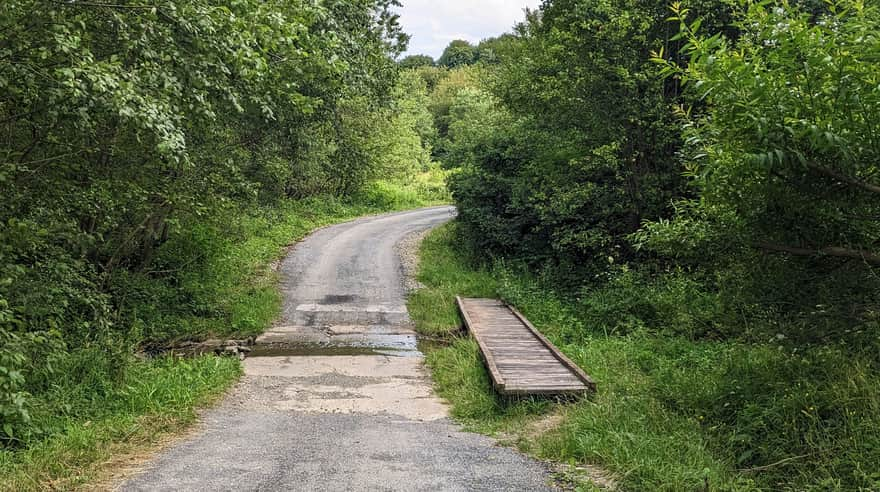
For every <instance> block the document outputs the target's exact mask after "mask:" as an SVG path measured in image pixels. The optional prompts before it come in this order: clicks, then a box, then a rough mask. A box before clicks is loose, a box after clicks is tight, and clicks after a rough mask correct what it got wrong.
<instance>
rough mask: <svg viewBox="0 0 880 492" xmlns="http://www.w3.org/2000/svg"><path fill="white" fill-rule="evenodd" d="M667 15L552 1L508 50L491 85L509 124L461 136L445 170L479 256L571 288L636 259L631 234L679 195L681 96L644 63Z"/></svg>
mask: <svg viewBox="0 0 880 492" xmlns="http://www.w3.org/2000/svg"><path fill="white" fill-rule="evenodd" d="M667 16H668V14H667V12H666V11H665V8H663V7H662V6H661V5H659V4H655V3H650V2H642V1H628V0H627V1H624V0H619V1H612V2H599V3H597V2H586V1H577V0H571V1H554V2H548V3H546V4H545V5H544V6H543V7H542V9H541V11H540V15H532V16H529V17H528V19H527V22H526V23H525V24H523V25H522V26H521V27H520V28H519V30H520V33H519V36H518V37H517V38H514V39H511V40H508V41H507V43H509V45H510V49H509V51H508V55H507V59H506V61H505V62H504V63H502V64H501V65H500V67H498V68H497V69H495V71H494V77H493V78H492V79H491V83H490V84H489V85H490V90H491V92H492V93H493V95H494V96H495V99H496V101H497V103H495V105H496V106H497V107H498V109H495V110H494V112H495V113H500V114H503V113H507V114H508V115H509V116H507V117H506V119H507V122H504V123H501V124H498V123H495V122H494V121H493V120H491V119H490V121H492V123H489V124H488V125H489V126H490V127H491V126H492V125H493V124H496V125H498V128H494V127H493V129H492V130H487V131H484V132H481V133H477V132H474V131H471V132H465V133H463V134H464V135H466V137H465V139H463V140H462V141H461V142H460V145H459V146H458V147H459V149H458V154H457V155H456V156H455V157H456V158H459V159H462V157H464V158H463V159H462V161H461V162H453V163H451V164H462V165H464V167H463V169H462V172H461V173H460V174H458V175H457V176H456V179H455V180H454V181H453V182H452V183H451V186H452V191H453V195H454V196H455V198H456V201H457V203H459V204H460V206H461V207H460V212H461V217H462V220H463V222H464V224H465V225H466V226H467V227H469V228H471V229H472V231H473V233H472V235H473V236H475V237H479V238H480V240H481V241H482V245H483V246H484V247H485V248H488V249H490V250H493V251H496V252H498V253H502V254H514V255H517V256H519V257H524V258H528V259H529V260H530V261H533V262H536V263H538V262H540V263H542V264H544V265H546V266H547V267H549V268H555V269H557V270H558V271H560V272H567V273H568V277H569V278H568V280H569V281H573V282H575V283H577V282H581V279H582V278H583V277H584V276H588V277H592V276H594V275H597V274H599V273H601V272H602V271H603V270H604V268H605V267H606V266H607V265H608V261H609V260H608V259H609V258H610V259H611V261H614V262H618V263H619V262H621V261H626V260H629V259H632V258H633V257H634V251H633V250H632V248H631V247H630V244H629V242H628V241H627V239H626V236H627V235H628V234H630V233H632V232H635V231H636V230H638V228H639V226H640V224H641V222H642V221H643V220H646V219H656V218H659V217H663V216H665V215H667V214H668V213H669V203H670V199H671V198H673V197H676V196H680V195H681V193H683V180H682V179H681V178H680V176H679V174H678V172H677V169H676V165H677V163H676V159H675V152H676V150H677V149H678V147H679V141H680V139H679V136H678V124H679V122H678V119H677V117H676V116H675V114H674V112H673V110H672V107H671V103H672V102H674V101H675V100H676V97H677V92H676V88H675V87H674V84H668V83H666V82H664V81H663V80H661V79H660V78H659V77H657V76H656V75H657V73H658V72H659V69H658V68H657V66H656V65H655V64H653V63H652V62H651V57H650V48H651V47H652V46H661V45H663V44H666V43H669V42H670V39H669V38H670V37H671V34H670V33H669V29H668V28H667V26H666V22H665V18H666V17H667ZM473 103H474V104H480V105H484V104H485V102H483V101H479V102H478V101H476V100H474V101H473ZM462 104H465V101H462ZM462 113H464V114H462V116H464V117H465V118H466V117H467V116H466V113H465V112H462ZM485 113H486V110H485V109H478V108H474V110H473V116H474V117H477V118H479V116H477V115H478V114H479V115H480V116H482V115H484V114H485ZM496 121H497V120H496ZM481 124H483V122H482V121H481V120H479V119H477V120H476V121H474V122H472V123H463V125H464V126H468V125H469V126H470V127H471V128H472V129H475V128H477V127H478V126H479V125H481ZM475 133H476V135H475ZM441 134H442V131H441ZM475 137H476V138H475ZM452 140H453V143H452V144H451V147H455V146H456V142H455V136H453V138H452ZM462 147H469V148H470V149H472V150H469V151H468V150H466V149H462ZM462 150H464V152H465V154H467V155H466V156H461V152H462Z"/></svg>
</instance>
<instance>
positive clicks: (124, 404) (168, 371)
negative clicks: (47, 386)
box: [0, 356, 241, 491]
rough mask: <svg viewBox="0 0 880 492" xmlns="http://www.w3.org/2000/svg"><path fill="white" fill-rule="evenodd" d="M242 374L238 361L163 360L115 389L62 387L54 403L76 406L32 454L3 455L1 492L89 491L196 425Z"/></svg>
mask: <svg viewBox="0 0 880 492" xmlns="http://www.w3.org/2000/svg"><path fill="white" fill-rule="evenodd" d="M240 371H241V369H240V366H239V364H238V360H236V359H232V358H220V357H210V356H205V357H198V358H192V359H176V358H171V357H163V358H159V359H155V360H151V361H147V362H133V363H132V364H131V365H130V366H129V367H128V368H127V370H126V371H125V376H124V377H123V379H122V380H121V381H119V382H118V383H117V384H115V385H113V387H112V388H106V387H105V386H106V385H105V384H104V382H103V381H100V380H99V381H92V384H91V385H89V386H85V385H84V384H80V385H77V386H76V387H67V386H64V385H59V386H58V388H57V389H56V390H57V391H58V393H59V394H55V395H47V396H46V398H45V400H47V401H46V403H47V404H48V403H50V402H51V403H53V404H60V405H62V406H63V407H68V408H63V409H57V410H60V411H58V412H57V414H56V415H53V416H52V422H51V429H52V430H51V433H50V434H48V435H47V436H45V437H44V438H43V439H41V440H39V441H36V442H35V443H33V444H32V445H31V446H28V447H27V448H25V449H20V450H15V451H11V450H2V451H0V489H2V490H10V491H13V490H15V491H27V490H47V489H51V490H72V489H80V488H89V484H92V483H94V482H95V481H96V480H101V479H103V478H105V477H106V476H107V475H108V474H109V473H112V472H113V471H114V470H115V469H118V468H119V467H122V466H125V465H127V464H129V463H127V461H126V460H125V459H124V458H125V456H126V455H128V454H130V453H132V452H135V451H137V450H140V449H143V448H149V447H151V446H153V445H154V444H155V443H157V442H160V440H161V439H162V438H163V436H167V435H168V434H169V433H171V432H176V431H179V430H181V429H183V428H185V427H186V426H188V425H190V424H192V423H193V422H194V421H195V419H196V409H197V408H199V407H202V406H204V405H207V404H209V403H211V402H212V401H214V400H215V399H216V398H217V397H218V396H219V395H221V394H223V392H224V391H225V390H226V389H227V388H228V387H229V386H230V385H231V384H232V383H233V382H234V381H235V380H236V379H237V378H238V375H239V373H240ZM72 392H79V393H82V394H80V395H72V394H70V393H72ZM87 392H88V393H91V394H90V395H86V394H85V393H87ZM63 393H68V394H63ZM87 396H90V397H91V398H90V399H85V398H87ZM73 406H79V407H80V408H77V409H73V408H71V407H73ZM43 418H47V416H45V415H44V416H43ZM108 465H109V466H108Z"/></svg>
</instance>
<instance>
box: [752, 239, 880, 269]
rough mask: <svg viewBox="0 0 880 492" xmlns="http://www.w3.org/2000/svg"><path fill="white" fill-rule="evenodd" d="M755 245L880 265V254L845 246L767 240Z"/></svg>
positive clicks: (792, 253)
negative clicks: (803, 245)
mask: <svg viewBox="0 0 880 492" xmlns="http://www.w3.org/2000/svg"><path fill="white" fill-rule="evenodd" d="M754 245H755V246H756V247H758V248H761V249H764V250H767V251H775V252H779V253H788V254H791V255H795V256H834V257H837V258H850V259H854V260H862V261H865V262H867V263H870V264H872V265H880V255H878V254H875V253H871V252H870V251H865V250H861V249H851V248H843V247H840V246H828V247H825V248H820V249H807V248H796V247H794V246H786V245H783V244H775V243H770V242H766V241H757V242H755V243H754Z"/></svg>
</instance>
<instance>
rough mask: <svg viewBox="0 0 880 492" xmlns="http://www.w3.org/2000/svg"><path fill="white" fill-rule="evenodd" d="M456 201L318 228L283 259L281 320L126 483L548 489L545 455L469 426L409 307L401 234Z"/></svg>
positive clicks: (143, 486) (140, 486)
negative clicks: (441, 384) (190, 431)
mask: <svg viewBox="0 0 880 492" xmlns="http://www.w3.org/2000/svg"><path fill="white" fill-rule="evenodd" d="M452 214H453V209H452V208H451V207H434V208H428V209H420V210H415V211H410V212H403V213H398V214H388V215H382V216H377V217H369V218H364V219H360V220H357V221H353V222H349V223H346V224H340V225H337V226H333V227H328V228H325V229H322V230H320V231H318V232H316V233H315V234H313V235H312V236H310V237H309V238H307V239H306V240H305V241H303V242H302V243H300V244H299V245H297V247H296V248H294V250H293V251H292V252H291V254H290V256H289V257H288V258H287V259H286V260H285V261H284V262H283V263H282V265H281V274H282V289H283V291H284V294H285V304H284V314H283V319H282V322H281V323H280V324H279V326H277V327H276V328H274V329H273V330H270V331H269V332H267V333H266V334H265V335H263V336H262V337H261V338H260V340H259V348H258V350H257V351H255V353H254V356H252V357H249V358H248V359H246V360H245V362H244V368H245V376H244V378H243V379H242V381H241V382H240V383H239V385H238V386H237V387H236V388H235V390H234V391H233V392H232V393H231V394H230V395H229V396H228V397H227V398H226V399H225V400H224V402H223V403H222V404H221V405H219V406H218V407H217V408H215V409H212V410H210V411H208V412H206V414H205V415H204V418H203V420H204V426H203V430H202V431H201V432H198V433H196V434H195V435H194V436H193V437H191V438H189V439H188V440H186V441H184V442H181V443H179V444H177V445H175V446H173V447H171V448H170V449H168V450H167V451H166V452H164V453H163V454H162V455H161V456H159V457H158V458H157V459H156V460H155V461H154V462H153V463H151V464H150V465H149V467H148V468H147V469H146V470H145V471H144V472H143V473H141V474H140V475H137V476H135V477H134V478H132V479H131V480H129V481H127V482H126V483H124V484H123V485H122V487H121V488H122V489H123V490H233V489H234V490H462V491H464V490H529V491H532V490H549V489H550V487H549V486H548V485H547V484H548V483H549V474H548V471H547V470H546V469H545V468H544V466H543V465H541V464H540V463H538V462H536V461H533V460H530V459H528V458H526V457H523V456H522V455H520V454H518V453H516V452H515V451H513V450H511V449H508V448H500V447H497V446H496V445H495V444H494V442H493V441H492V440H490V439H488V438H485V437H482V436H478V435H475V434H469V433H465V432H461V430H460V429H459V428H458V427H457V426H456V425H454V424H453V423H452V422H450V421H449V419H448V418H447V410H446V406H445V405H444V404H443V402H442V401H440V400H439V399H438V398H437V397H436V396H435V395H434V393H433V391H432V390H431V382H430V379H429V378H428V376H427V373H426V372H425V369H424V367H423V358H422V354H421V352H419V350H418V346H417V340H416V337H415V333H414V332H413V331H412V329H411V326H410V321H409V317H408V315H407V312H406V304H405V296H406V286H405V282H404V273H403V270H404V267H403V263H402V262H401V260H400V247H399V245H400V244H401V243H402V242H405V241H404V240H405V238H412V237H414V235H415V234H418V233H419V232H422V231H425V230H427V229H429V228H431V227H434V226H436V225H439V224H441V223H443V222H444V221H446V220H448V219H450V218H451V217H452Z"/></svg>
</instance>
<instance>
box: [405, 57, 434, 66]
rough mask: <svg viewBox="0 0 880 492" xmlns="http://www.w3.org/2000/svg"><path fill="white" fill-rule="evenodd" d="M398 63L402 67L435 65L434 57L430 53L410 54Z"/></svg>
mask: <svg viewBox="0 0 880 492" xmlns="http://www.w3.org/2000/svg"><path fill="white" fill-rule="evenodd" d="M397 65H398V66H399V67H400V68H420V67H433V66H434V59H433V58H431V57H430V56H428V55H409V56H405V57H403V59H401V60H400V61H399V62H397Z"/></svg>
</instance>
